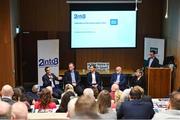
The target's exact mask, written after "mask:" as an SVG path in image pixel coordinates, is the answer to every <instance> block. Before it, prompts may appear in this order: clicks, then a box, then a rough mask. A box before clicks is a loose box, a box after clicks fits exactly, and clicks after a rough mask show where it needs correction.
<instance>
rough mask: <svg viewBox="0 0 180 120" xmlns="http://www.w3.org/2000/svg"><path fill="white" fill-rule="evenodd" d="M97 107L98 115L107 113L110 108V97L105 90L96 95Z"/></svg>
mask: <svg viewBox="0 0 180 120" xmlns="http://www.w3.org/2000/svg"><path fill="white" fill-rule="evenodd" d="M97 106H98V110H99V113H101V114H104V113H107V112H108V108H110V107H111V96H110V94H109V92H108V91H107V90H103V91H101V92H100V93H99V95H98V100H97Z"/></svg>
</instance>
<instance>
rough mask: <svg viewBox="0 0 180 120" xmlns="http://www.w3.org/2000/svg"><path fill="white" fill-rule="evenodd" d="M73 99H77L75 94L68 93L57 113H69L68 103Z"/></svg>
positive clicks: (63, 97) (62, 99)
mask: <svg viewBox="0 0 180 120" xmlns="http://www.w3.org/2000/svg"><path fill="white" fill-rule="evenodd" d="M72 97H75V94H74V92H72V91H67V92H66V93H65V94H64V95H63V96H62V98H61V104H60V106H59V108H58V109H57V111H56V112H67V107H68V103H69V101H70V100H71V98H72Z"/></svg>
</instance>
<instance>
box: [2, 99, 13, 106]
mask: <svg viewBox="0 0 180 120" xmlns="http://www.w3.org/2000/svg"><path fill="white" fill-rule="evenodd" d="M1 101H4V102H7V103H9V104H10V105H12V104H14V103H15V101H14V100H12V99H9V98H1Z"/></svg>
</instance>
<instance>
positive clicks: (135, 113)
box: [117, 86, 154, 119]
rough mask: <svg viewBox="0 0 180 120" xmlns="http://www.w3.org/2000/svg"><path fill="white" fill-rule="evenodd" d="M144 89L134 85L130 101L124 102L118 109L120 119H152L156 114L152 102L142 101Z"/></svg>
mask: <svg viewBox="0 0 180 120" xmlns="http://www.w3.org/2000/svg"><path fill="white" fill-rule="evenodd" d="M143 95H144V90H143V89H142V88H141V87H139V86H134V87H133V88H132V89H131V91H130V101H125V102H123V103H122V104H121V105H120V107H119V109H118V110H117V118H118V119H151V118H152V117H153V115H154V110H153V106H152V104H151V103H150V102H145V101H142V100H141V98H142V96H143Z"/></svg>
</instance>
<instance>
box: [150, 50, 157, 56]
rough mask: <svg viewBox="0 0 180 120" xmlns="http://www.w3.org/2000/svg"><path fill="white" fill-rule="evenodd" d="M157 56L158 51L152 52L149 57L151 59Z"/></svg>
mask: <svg viewBox="0 0 180 120" xmlns="http://www.w3.org/2000/svg"><path fill="white" fill-rule="evenodd" d="M155 55H156V51H154V50H151V51H150V53H149V57H150V58H154V57H155Z"/></svg>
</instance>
